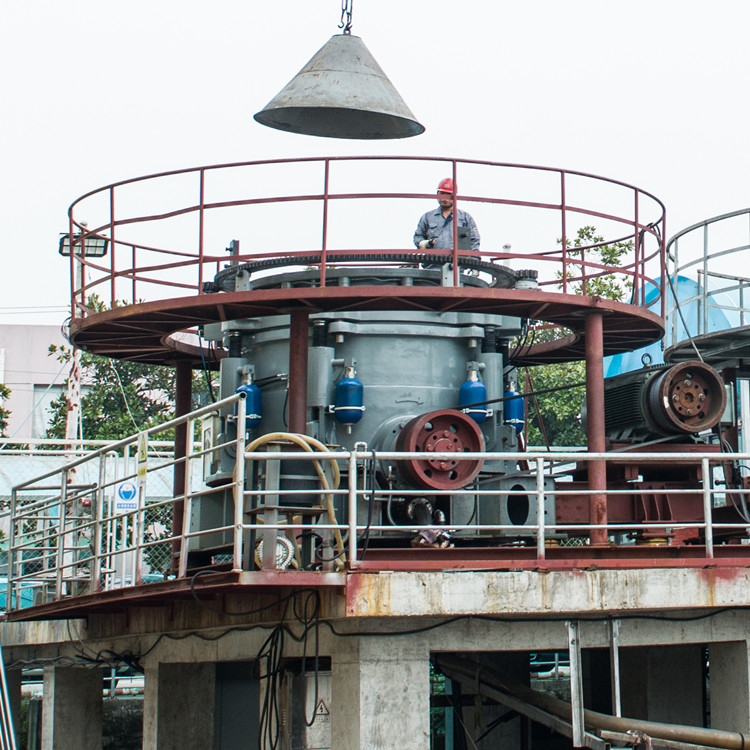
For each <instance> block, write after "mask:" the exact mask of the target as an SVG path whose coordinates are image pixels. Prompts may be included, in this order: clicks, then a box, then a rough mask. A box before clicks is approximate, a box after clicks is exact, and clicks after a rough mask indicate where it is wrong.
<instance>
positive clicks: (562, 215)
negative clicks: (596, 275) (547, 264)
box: [560, 172, 568, 294]
mask: <svg viewBox="0 0 750 750" xmlns="http://www.w3.org/2000/svg"><path fill="white" fill-rule="evenodd" d="M560 219H561V224H562V227H561V229H562V237H561V239H560V242H561V243H562V253H563V257H562V288H563V294H565V293H567V291H568V226H567V224H568V218H567V213H566V205H565V172H560Z"/></svg>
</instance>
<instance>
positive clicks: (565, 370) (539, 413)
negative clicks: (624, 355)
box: [519, 226, 634, 446]
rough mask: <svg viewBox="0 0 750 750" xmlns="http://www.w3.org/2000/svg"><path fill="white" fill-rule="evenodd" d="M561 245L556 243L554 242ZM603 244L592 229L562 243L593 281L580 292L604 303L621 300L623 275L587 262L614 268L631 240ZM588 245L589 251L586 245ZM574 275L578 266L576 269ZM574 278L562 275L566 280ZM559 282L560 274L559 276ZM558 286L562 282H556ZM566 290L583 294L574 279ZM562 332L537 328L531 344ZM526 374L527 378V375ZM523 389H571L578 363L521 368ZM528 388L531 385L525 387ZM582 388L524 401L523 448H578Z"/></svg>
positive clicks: (581, 374)
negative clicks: (561, 446)
mask: <svg viewBox="0 0 750 750" xmlns="http://www.w3.org/2000/svg"><path fill="white" fill-rule="evenodd" d="M558 243H559V244H562V240H561V239H559V240H558ZM602 243H604V238H603V237H601V236H600V235H599V234H598V233H597V230H596V228H595V227H593V226H584V227H581V228H580V229H579V230H578V232H577V233H576V236H575V238H574V239H573V241H572V242H570V243H569V244H568V254H569V255H570V256H572V257H573V258H577V259H581V260H583V261H585V263H586V264H587V266H586V274H587V275H589V276H591V275H594V278H589V279H587V281H586V288H585V293H586V294H587V295H589V296H599V297H604V298H606V299H612V300H618V301H623V300H626V299H627V298H628V296H629V294H630V290H631V289H632V282H631V281H630V279H629V277H627V276H626V275H624V274H620V273H616V272H615V273H602V272H601V271H598V270H597V269H596V268H595V267H592V266H589V265H588V264H589V263H597V264H601V265H606V266H610V267H612V266H619V265H621V263H622V261H623V260H624V258H625V256H626V255H627V254H629V253H632V251H633V247H634V245H633V241H632V240H629V241H627V242H613V243H609V244H602ZM592 246H593V247H592ZM576 270H577V271H578V267H576ZM574 276H580V271H578V272H576V273H572V272H570V271H569V272H568V279H572V278H573V277H574ZM559 277H560V278H562V273H560V274H559ZM560 286H561V287H562V282H561V283H560ZM567 288H568V291H569V292H570V291H572V292H573V293H575V294H583V293H584V289H583V283H582V282H581V281H575V282H571V283H569V284H568V287H567ZM565 334H566V331H562V330H560V329H557V328H549V327H544V326H540V327H539V328H538V329H537V331H536V335H535V338H534V341H535V342H537V343H538V342H539V341H545V340H546V341H549V340H552V339H554V338H557V337H558V336H564V335H565ZM527 370H528V374H527ZM527 378H528V381H527V382H526V388H525V390H526V391H527V392H528V393H530V392H531V391H532V390H533V391H543V390H545V389H548V388H558V387H560V386H574V385H576V384H578V383H581V382H583V381H584V380H585V378H586V367H585V364H584V363H583V362H565V363H561V364H554V365H538V366H536V367H530V368H522V369H521V370H520V371H519V381H520V383H521V385H522V386H523V384H524V381H526V380H527ZM529 386H532V387H529ZM585 395H586V390H585V388H584V387H583V386H577V387H570V388H564V389H562V390H559V391H554V392H551V393H544V394H541V395H539V396H538V397H537V398H536V399H534V398H531V397H528V398H527V412H528V424H527V428H526V439H527V443H528V445H546V444H549V445H558V446H559V445H564V446H576V445H584V444H585V442H586V435H585V433H584V430H583V425H582V424H581V421H580V412H581V409H582V407H583V401H584V398H585Z"/></svg>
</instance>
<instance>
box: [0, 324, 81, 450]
mask: <svg viewBox="0 0 750 750" xmlns="http://www.w3.org/2000/svg"><path fill="white" fill-rule="evenodd" d="M65 343H66V341H65V339H64V338H63V336H62V333H61V332H60V326H59V325H2V326H0V382H2V383H5V385H7V386H8V388H10V389H11V395H10V398H9V399H8V400H7V401H6V403H5V408H7V409H10V410H11V415H10V420H9V424H8V430H7V435H8V436H9V437H14V438H18V439H19V440H26V439H29V438H38V437H44V433H45V430H46V427H47V421H48V419H49V409H48V407H49V404H50V403H51V402H52V401H53V400H54V399H55V398H56V397H57V396H58V395H59V394H60V393H61V392H62V389H63V388H64V383H65V378H66V376H67V369H68V368H67V366H63V365H62V364H61V363H60V362H58V361H57V359H56V358H55V357H54V356H50V355H49V347H50V345H51V344H55V345H56V346H58V347H59V346H62V345H63V344H65ZM50 385H52V386H53V387H52V388H51V389H49V390H47V389H48V388H49V386H50ZM40 401H41V403H39V402H40ZM37 405H38V406H37ZM35 407H37V408H36V409H35Z"/></svg>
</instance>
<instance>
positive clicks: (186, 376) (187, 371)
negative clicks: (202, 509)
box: [172, 362, 193, 570]
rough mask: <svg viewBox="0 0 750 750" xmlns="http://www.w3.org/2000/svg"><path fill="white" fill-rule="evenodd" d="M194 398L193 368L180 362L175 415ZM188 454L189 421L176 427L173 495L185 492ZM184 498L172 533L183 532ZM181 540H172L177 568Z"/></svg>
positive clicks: (176, 507) (181, 413) (184, 410)
mask: <svg viewBox="0 0 750 750" xmlns="http://www.w3.org/2000/svg"><path fill="white" fill-rule="evenodd" d="M192 400H193V370H192V368H191V367H190V364H189V363H188V362H178V364H177V367H176V372H175V417H182V416H184V415H185V414H189V413H190V410H191V408H192ZM186 455H187V423H183V424H181V425H177V427H175V429H174V460H175V462H176V463H175V465H174V478H173V485H172V492H173V497H179V496H181V495H184V494H185V461H184V460H182V461H181V460H180V459H184V458H185V456H186ZM184 510H185V502H184V500H177V501H175V503H174V506H173V510H172V530H173V531H172V533H173V534H180V533H181V532H182V523H183V512H184ZM180 546H181V543H180V540H179V539H175V540H173V542H172V568H173V569H174V570H177V567H178V564H179V562H178V561H179V556H180Z"/></svg>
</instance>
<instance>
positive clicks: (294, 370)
mask: <svg viewBox="0 0 750 750" xmlns="http://www.w3.org/2000/svg"><path fill="white" fill-rule="evenodd" d="M309 324H310V315H309V313H308V312H307V311H306V310H295V311H294V312H293V313H292V315H291V323H290V326H289V384H288V387H289V401H288V403H289V432H298V433H300V434H303V435H304V434H305V432H306V431H307V352H308V326H309Z"/></svg>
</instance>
